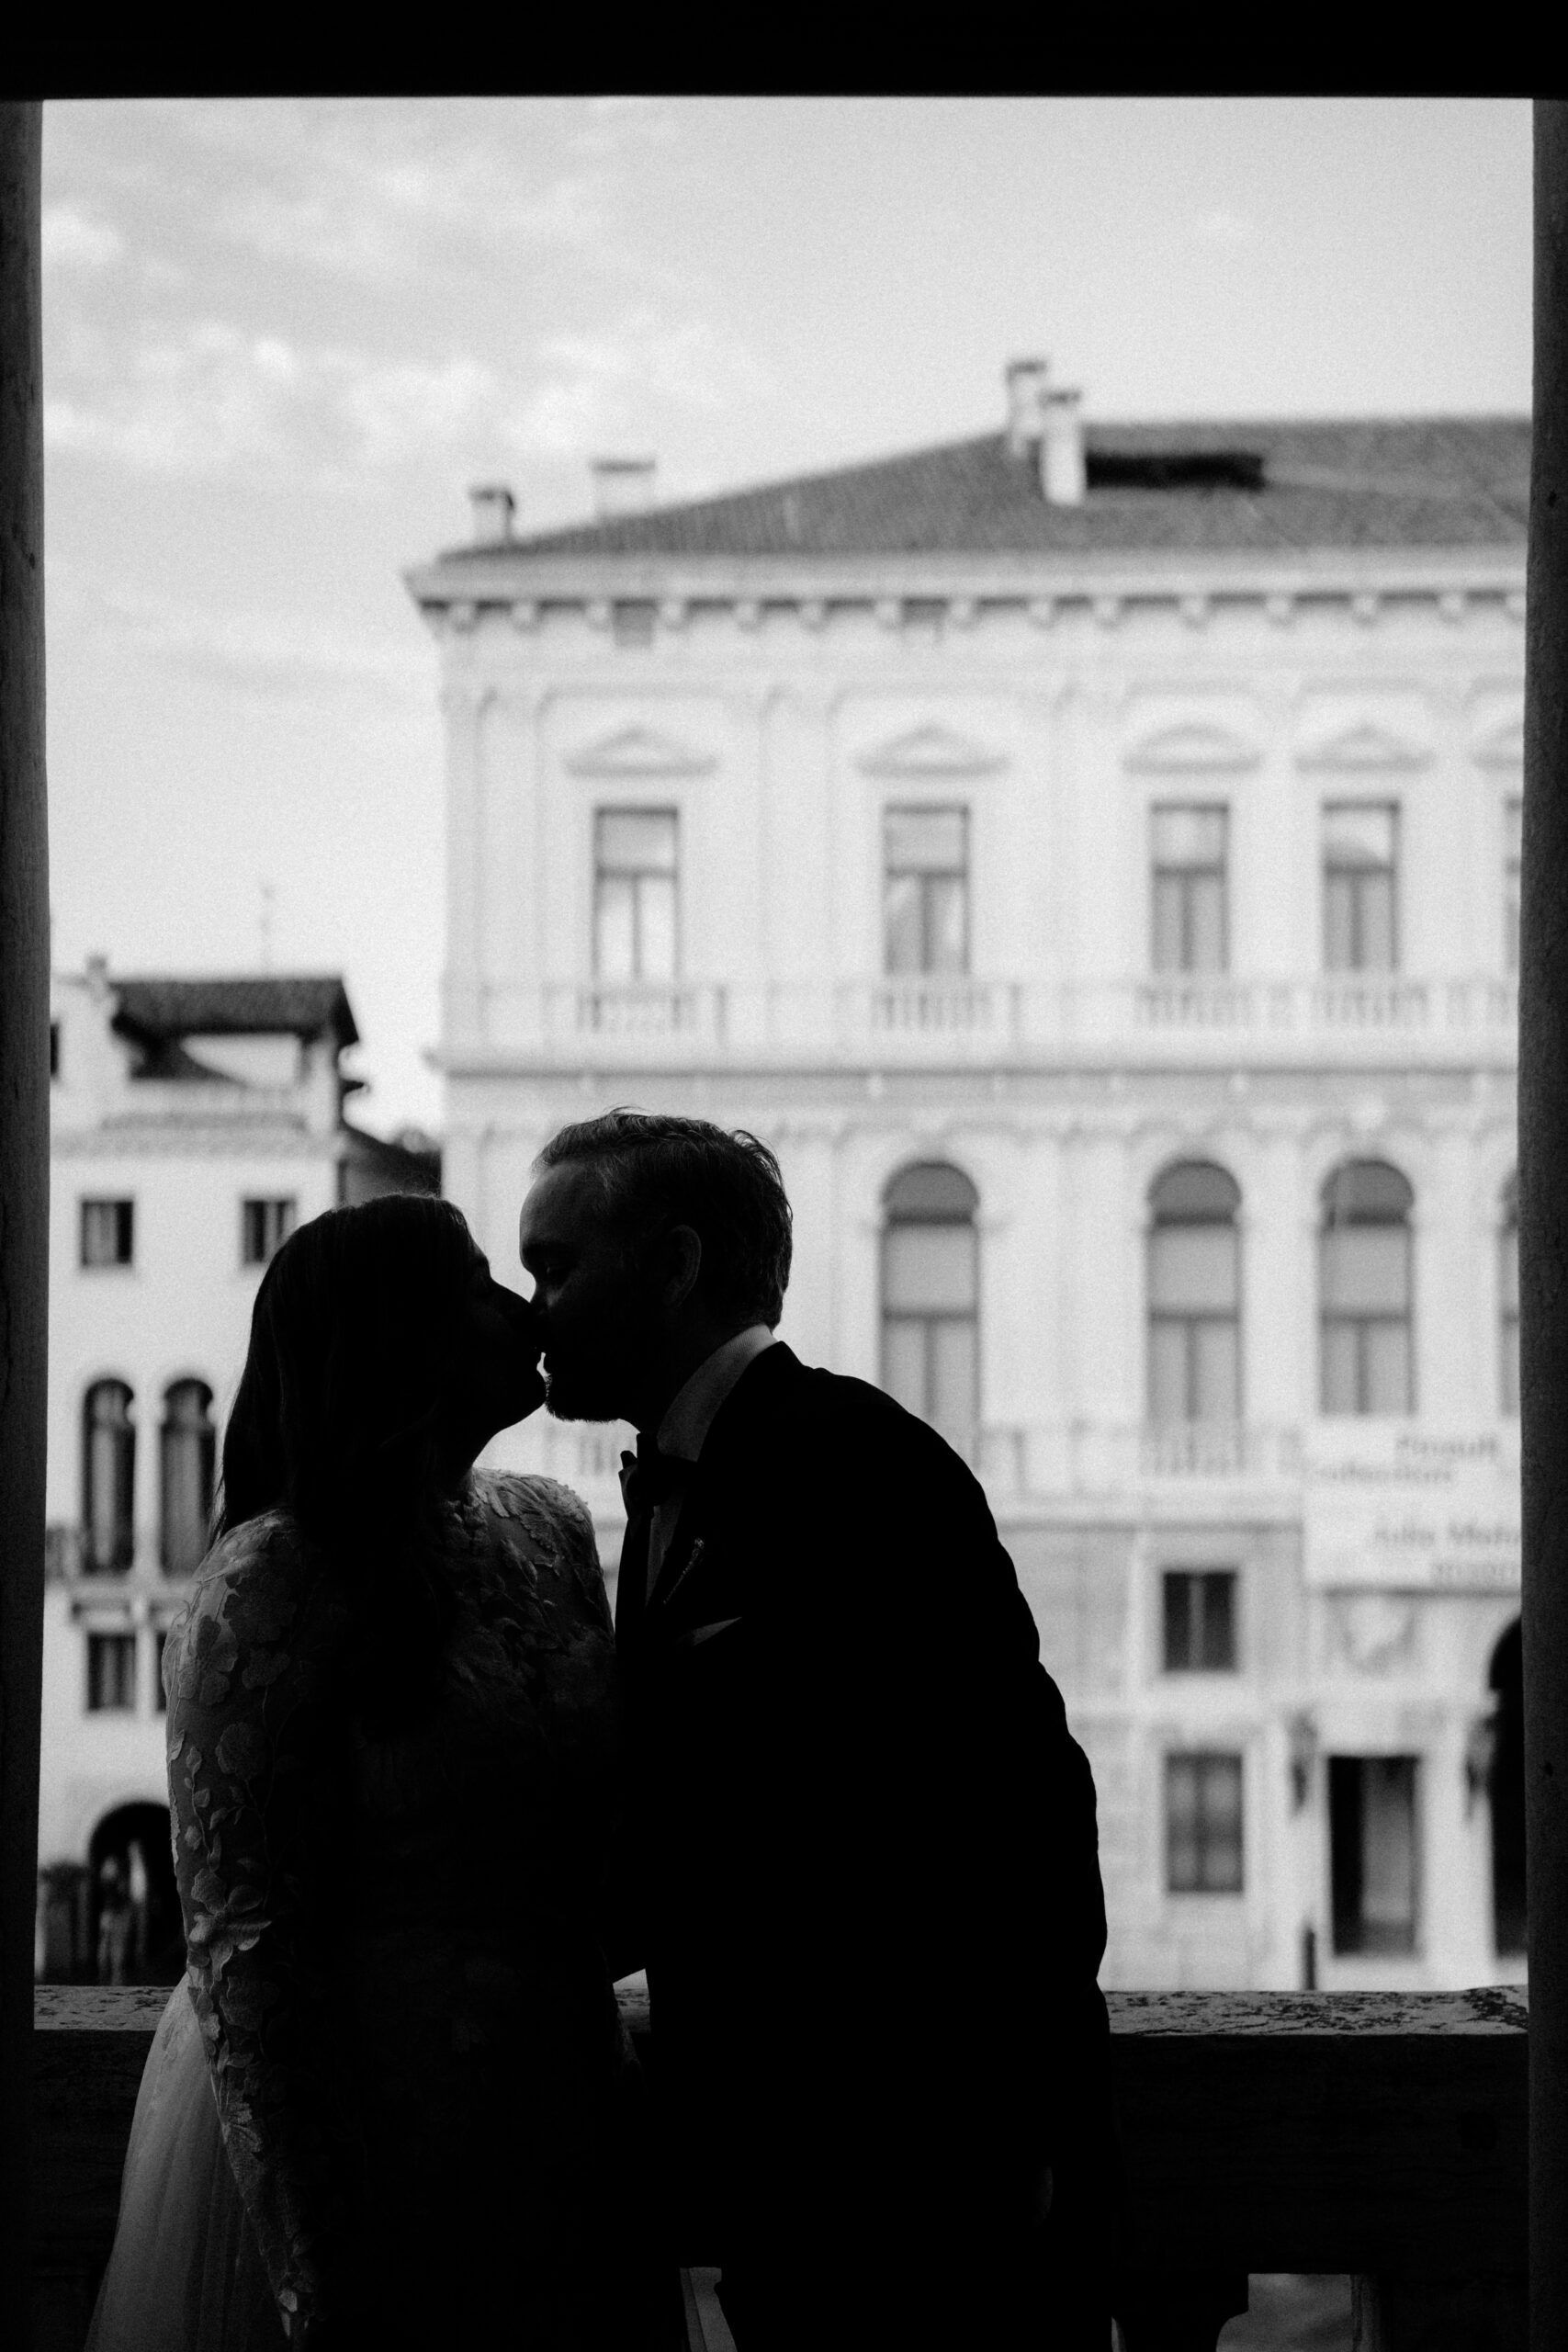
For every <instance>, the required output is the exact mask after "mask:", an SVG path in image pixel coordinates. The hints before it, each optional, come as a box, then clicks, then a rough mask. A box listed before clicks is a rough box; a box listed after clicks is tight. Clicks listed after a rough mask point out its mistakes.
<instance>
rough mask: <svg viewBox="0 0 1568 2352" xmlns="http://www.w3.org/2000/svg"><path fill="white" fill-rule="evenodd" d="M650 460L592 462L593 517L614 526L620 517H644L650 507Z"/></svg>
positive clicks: (651, 493) (651, 498)
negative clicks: (616, 519)
mask: <svg viewBox="0 0 1568 2352" xmlns="http://www.w3.org/2000/svg"><path fill="white" fill-rule="evenodd" d="M655 462H656V461H655V460H654V459H653V458H594V460H593V515H594V519H595V521H597V522H600V523H613V522H614V521H615V517H616V516H617V515H646V514H647V512H648V510H649V507H650V506H651V505H652V503H653V469H654V465H655Z"/></svg>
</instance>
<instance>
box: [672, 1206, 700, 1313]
mask: <svg viewBox="0 0 1568 2352" xmlns="http://www.w3.org/2000/svg"><path fill="white" fill-rule="evenodd" d="M702 1271H703V1237H702V1235H701V1234H700V1233H699V1232H698V1231H697V1230H696V1228H695V1227H694V1226H690V1225H672V1226H671V1228H670V1230H669V1232H668V1233H667V1234H666V1235H665V1236H664V1268H663V1282H662V1294H663V1299H664V1304H665V1306H668V1307H671V1308H674V1307H677V1306H684V1305H685V1303H686V1301H687V1299H689V1298H690V1296H691V1295H692V1293H693V1291H694V1289H695V1288H696V1286H697V1281H698V1278H699V1276H700V1275H701V1273H702Z"/></svg>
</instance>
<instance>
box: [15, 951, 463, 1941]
mask: <svg viewBox="0 0 1568 2352" xmlns="http://www.w3.org/2000/svg"><path fill="white" fill-rule="evenodd" d="M357 1036H358V1032H357V1030H356V1028H355V1022H354V1016H353V1013H352V1012H351V1010H350V1007H349V1003H348V999H347V997H346V995H345V994H344V987H343V983H342V981H341V979H339V978H336V977H335V976H333V975H329V976H325V977H321V976H308V977H299V976H285V975H281V974H271V973H266V974H260V975H255V976H250V977H246V976H243V975H239V976H229V977H223V978H210V979H201V978H167V977H141V978H120V977H118V976H111V975H110V973H109V972H108V970H107V966H106V965H105V963H104V962H103V961H102V960H101V959H95V960H94V961H93V962H91V963H89V965H88V967H87V968H86V970H85V972H84V973H81V974H61V975H59V976H57V977H56V978H55V980H54V982H53V985H52V989H51V1089H50V1094H51V1206H50V1346H49V1461H48V1488H47V1509H48V1520H49V1554H48V1577H47V1582H46V1586H45V1603H44V1646H43V1723H42V1741H41V1752H40V1791H39V1862H40V1866H41V1871H42V1879H41V1899H40V1905H39V1972H40V1973H47V1974H51V1975H65V1974H71V1973H95V1972H96V1966H97V1952H96V1942H97V1917H98V1911H99V1907H100V1893H101V1890H100V1883H99V1879H100V1872H101V1871H102V1870H103V1868H104V1867H105V1866H106V1865H107V1866H108V1867H109V1868H110V1870H111V1871H112V1870H113V1868H114V1867H115V1866H117V1865H123V1864H124V1862H125V1860H126V1858H127V1855H128V1853H129V1851H130V1847H131V1846H132V1845H133V1844H134V1845H135V1846H136V1847H137V1848H138V1849H140V1852H139V1855H138V1856H137V1858H136V1859H135V1862H134V1867H133V1869H132V1871H130V1874H129V1875H130V1877H131V1878H132V1879H134V1880H135V1882H136V1887H137V1893H138V1897H139V1908H138V1910H137V1914H136V1917H135V1919H134V1921H133V1922H132V1923H131V1924H132V1927H133V1933H132V1937H131V1944H130V1949H129V1950H128V1951H126V1952H125V1953H124V1954H123V1956H122V1957H123V1961H124V1964H125V1966H126V1967H127V1968H128V1969H129V1970H130V1972H131V1973H132V1974H134V1973H138V1972H140V1971H142V1970H147V1969H151V1970H152V1971H154V1972H158V1971H160V1970H161V1971H162V1972H163V1973H164V1974H168V1973H170V1972H171V1970H174V1969H175V1968H176V1967H177V1959H176V1957H175V1947H176V1943H177V1931H178V1914H177V1909H176V1908H175V1905H174V1903H173V1881H172V1876H171V1873H170V1867H169V1862H168V1828H167V1814H166V1807H167V1794H166V1788H165V1766H164V1718H163V1691H162V1685H161V1680H160V1674H159V1668H160V1655H161V1649H162V1644H163V1637H164V1631H165V1629H166V1628H167V1626H168V1624H169V1623H170V1620H171V1619H172V1618H173V1617H174V1615H175V1612H176V1611H177V1610H178V1608H179V1607H180V1604H181V1602H182V1600H183V1599H184V1596H185V1590H186V1584H187V1582H188V1579H189V1577H190V1574H191V1572H192V1570H193V1569H194V1568H195V1567H196V1566H197V1563H198V1562H199V1560H200V1559H201V1557H202V1555H203V1553H204V1552H205V1549H206V1536H207V1528H208V1521H209V1513H210V1510H211V1504H212V1495H213V1479H214V1470H215V1458H216V1451H217V1445H218V1442H219V1438H220V1430H221V1426H222V1421H223V1418H224V1415H225V1414H226V1412H227V1409H228V1407H229V1405H230V1403H231V1399H232V1396H233V1392H234V1388H235V1386H236V1385H237V1383H238V1380H239V1375H240V1372H241V1368H242V1366H243V1362H244V1355H245V1347H246V1342H247V1340H248V1337H249V1330H250V1319H251V1309H252V1306H253V1304H254V1298H255V1294H256V1287H257V1283H258V1282H259V1281H260V1278H261V1273H262V1271H263V1269H264V1267H265V1264H266V1261H267V1260H268V1259H269V1258H270V1256H271V1254H272V1252H273V1250H275V1249H276V1246H277V1244H278V1242H279V1241H280V1240H281V1239H282V1238H283V1237H284V1236H285V1234H287V1233H288V1231H289V1230H291V1229H292V1227H294V1226H295V1225H297V1224H299V1223H301V1222H303V1221H304V1220H305V1219H307V1218H309V1217H311V1216H317V1215H318V1214H319V1213H320V1212H321V1210H323V1209H327V1208H332V1207H334V1206H336V1205H337V1204H339V1203H340V1202H343V1201H348V1200H356V1199H365V1198H368V1197H370V1196H372V1195H373V1194H374V1193H378V1192H391V1191H405V1190H429V1191H434V1190H436V1189H438V1186H439V1181H440V1179H439V1166H438V1161H437V1159H436V1157H435V1154H434V1150H426V1151H425V1152H423V1153H421V1152H420V1151H417V1150H413V1149H410V1148H402V1147H400V1146H398V1145H394V1144H387V1143H384V1142H382V1141H381V1140H380V1139H379V1138H378V1137H375V1136H367V1135H365V1134H363V1133H362V1132H360V1131H359V1130H357V1129H355V1128H354V1127H352V1126H351V1125H349V1124H348V1123H347V1121H346V1120H345V1118H344V1099H345V1096H346V1095H347V1094H348V1093H349V1092H350V1091H352V1090H353V1089H354V1088H355V1086H356V1085H358V1084H359V1083H361V1081H359V1080H354V1079H352V1078H350V1077H348V1076H347V1075H346V1073H345V1072H344V1069H343V1068H342V1066H341V1064H342V1057H343V1055H344V1052H345V1051H346V1049H347V1048H349V1047H350V1046H353V1045H355V1043H356V1041H357Z"/></svg>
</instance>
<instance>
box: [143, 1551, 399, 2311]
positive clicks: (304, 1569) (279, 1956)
mask: <svg viewBox="0 0 1568 2352" xmlns="http://www.w3.org/2000/svg"><path fill="white" fill-rule="evenodd" d="M343 1631H344V1627H343V1611H342V1606H341V1603H340V1602H339V1601H338V1600H337V1599H336V1597H335V1596H334V1595H333V1593H332V1591H331V1590H330V1589H329V1588H328V1587H327V1586H326V1585H325V1583H324V1582H323V1580H322V1579H321V1577H320V1574H319V1572H316V1571H314V1570H313V1569H312V1568H311V1566H310V1565H309V1564H308V1562H307V1561H306V1560H305V1559H304V1558H303V1557H302V1556H301V1553H300V1549H299V1544H298V1541H297V1539H296V1538H295V1536H294V1535H293V1534H292V1532H290V1531H289V1529H288V1526H287V1525H286V1523H284V1522H282V1521H278V1520H276V1518H268V1519H260V1520H254V1521H250V1522H248V1523H247V1524H246V1525H245V1526H243V1527H241V1528H238V1529H236V1530H235V1531H234V1532H233V1533H232V1534H231V1536H229V1537H227V1538H226V1539H225V1541H224V1542H223V1544H221V1545H220V1548H219V1550H218V1552H217V1553H216V1554H215V1555H214V1557H213V1562H212V1564H211V1565H210V1566H209V1569H208V1570H207V1572H206V1573H205V1574H204V1575H203V1577H202V1578H201V1580H200V1582H199V1583H198V1584H197V1588H196V1589H195V1591H194V1592H193V1594H192V1596H191V1599H190V1601H189V1603H188V1606H187V1609H186V1614H185V1616H184V1617H183V1619H182V1620H181V1621H180V1622H179V1623H178V1625H177V1627H176V1629H175V1631H174V1632H172V1633H171V1634H170V1637H169V1644H168V1649H167V1654H166V1660H165V1666H164V1679H165V1683H166V1686H167V1691H168V1754H169V1793H170V1804H171V1807H172V1811H173V1815H174V1826H175V1868H176V1873H177V1876H178V1880H179V1892H180V1902H181V1905H182V1908H183V1910H184V1913H185V1923H186V1949H187V1952H188V1958H189V1969H188V1981H189V1984H190V1988H191V1995H192V1998H193V2001H194V2003H195V2007H196V2011H197V2017H198V2018H199V2019H200V2023H201V2030H202V2035H203V2038H204V2041H205V2045H206V2051H207V2061H208V2066H209V2072H210V2075H211V2079H212V2085H213V2090H214V2094H215V2096H216V2098H217V2103H218V2111H219V2115H220V2119H221V2121H222V2127H223V2140H224V2144H225V2146H226V2148H227V2149H228V2153H229V2159H230V2162H231V2165H232V2166H233V2171H234V2177H235V2179H236V2180H237V2182H238V2183H239V2187H240V2191H241V2194H242V2196H243V2199H244V2202H245V2208H246V2211H247V2213H248V2214H249V2216H250V2220H251V2223H252V2226H253V2228H254V2232H255V2234H256V2239H257V2243H258V2245H259V2246H260V2249H261V2253H262V2257H263V2260H264V2261H265V2265H266V2269H267V2275H268V2278H270V2280H271V2283H272V2288H273V2292H274V2294H275V2295H276V2298H277V2302H278V2307H279V2310H280V2312H282V2314H283V2319H284V2326H285V2328H286V2330H287V2332H288V2335H290V2336H292V2337H295V2338H299V2336H300V2335H305V2334H308V2333H309V2330H310V2324H311V2322H312V2321H314V2320H315V2319H317V2318H320V2317H323V2316H326V2315H328V2314H329V2312H331V2311H332V2310H333V2308H334V2307H335V2305H336V2304H337V2303H338V2302H339V2301H341V2299H342V2296H343V2293H344V2282H345V2279H346V2275H347V2266H346V2257H347V2256H349V2254H350V2251H351V2248H352V2245H353V2241H354V2237H355V2218H356V2209H357V2207H358V2204H359V2201H360V2184H361V2181H362V2177H363V2164H362V2152H361V2143H360V2139H359V2134H358V2131H357V2126H356V2122H355V2111H354V2103H353V2100H352V2098H351V2097H350V2095H349V2093H348V2090H347V2087H346V2086H345V2084H344V2080H343V2073H342V2066H341V2061H340V2055H339V2052H338V2051H337V2050H336V2049H335V2048H334V2038H333V2010H332V2003H331V1998H330V1990H329V1985H328V1981H327V1974H326V1966H325V1963H326V1961H327V1958H328V1955H329V1954H330V1951H331V1949H332V1943H333V1826H334V1820H336V1821H338V1822H341V1820H342V1817H343V1815H342V1794H341V1792H342V1786H343V1783H342V1779H341V1775H342V1772H343V1769H344V1767H343V1758H342V1750H341V1746H340V1742H341V1737H342V1731H341V1725H342V1718H343V1710H342V1709H341V1707H339V1706H335V1705H334V1704H333V1702H332V1691H333V1681H334V1668H335V1661H336V1659H337V1657H339V1655H340V1653H341V1648H342V1638H343Z"/></svg>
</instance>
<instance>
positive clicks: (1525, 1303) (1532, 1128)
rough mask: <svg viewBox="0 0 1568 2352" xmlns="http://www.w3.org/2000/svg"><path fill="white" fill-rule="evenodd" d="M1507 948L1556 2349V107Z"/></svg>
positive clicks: (1564, 309) (1564, 1161)
mask: <svg viewBox="0 0 1568 2352" xmlns="http://www.w3.org/2000/svg"><path fill="white" fill-rule="evenodd" d="M1534 411H1535V424H1534V437H1533V445H1532V454H1531V461H1530V511H1529V570H1528V573H1527V598H1528V604H1527V622H1526V639H1525V827H1524V836H1525V837H1524V876H1523V900H1522V912H1521V922H1520V950H1519V1283H1520V1306H1521V1312H1520V1317H1519V1360H1520V1361H1519V1370H1520V1382H1519V1385H1520V1403H1521V1412H1522V1421H1523V1474H1524V1679H1525V1812H1526V1838H1527V1861H1526V1870H1527V1880H1528V1885H1529V1983H1530V2036H1529V2040H1530V2063H1529V2098H1530V2189H1529V2210H1530V2251H1529V2260H1530V2345H1531V2352H1562V2346H1564V2345H1565V2344H1568V105H1565V104H1564V103H1563V102H1562V100H1560V99H1554V100H1551V101H1541V102H1540V103H1539V104H1538V105H1537V107H1536V110H1535V390H1534Z"/></svg>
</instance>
